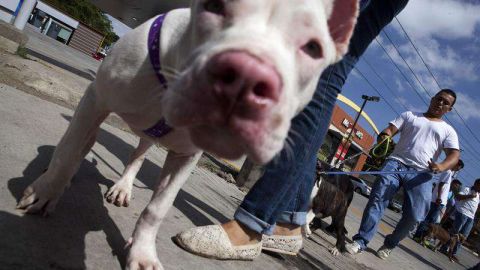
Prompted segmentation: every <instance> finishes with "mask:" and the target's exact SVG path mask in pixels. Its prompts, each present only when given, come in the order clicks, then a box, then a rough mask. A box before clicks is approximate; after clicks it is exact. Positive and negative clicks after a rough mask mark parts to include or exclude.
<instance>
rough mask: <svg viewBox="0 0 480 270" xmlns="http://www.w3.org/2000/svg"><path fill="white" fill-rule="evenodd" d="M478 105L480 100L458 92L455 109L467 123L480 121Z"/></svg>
mask: <svg viewBox="0 0 480 270" xmlns="http://www.w3.org/2000/svg"><path fill="white" fill-rule="evenodd" d="M478 104H480V100H476V99H475V98H474V97H472V96H469V95H468V94H465V93H461V92H458V91H457V102H456V103H455V105H454V107H455V109H456V110H457V111H458V113H459V114H460V115H461V116H462V118H463V119H464V120H465V121H467V120H478V119H480V107H479V106H478ZM451 114H452V113H451ZM452 115H453V114H452Z"/></svg>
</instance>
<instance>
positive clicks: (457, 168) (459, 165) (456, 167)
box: [452, 163, 463, 172]
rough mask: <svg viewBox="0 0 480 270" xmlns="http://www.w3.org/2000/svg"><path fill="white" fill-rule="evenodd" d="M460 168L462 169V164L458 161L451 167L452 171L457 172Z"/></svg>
mask: <svg viewBox="0 0 480 270" xmlns="http://www.w3.org/2000/svg"><path fill="white" fill-rule="evenodd" d="M461 169H463V166H462V165H461V164H460V163H457V165H455V167H453V168H452V171H455V172H458V171H460V170H461Z"/></svg>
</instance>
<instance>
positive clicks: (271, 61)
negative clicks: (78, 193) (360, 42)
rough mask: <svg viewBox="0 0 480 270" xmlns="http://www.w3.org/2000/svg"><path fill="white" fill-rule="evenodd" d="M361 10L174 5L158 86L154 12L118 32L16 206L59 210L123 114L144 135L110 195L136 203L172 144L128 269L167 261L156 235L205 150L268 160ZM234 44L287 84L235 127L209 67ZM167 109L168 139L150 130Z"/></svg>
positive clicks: (324, 3) (250, 0)
mask: <svg viewBox="0 0 480 270" xmlns="http://www.w3.org/2000/svg"><path fill="white" fill-rule="evenodd" d="M212 4H213V6H212ZM218 4H220V6H222V5H223V7H224V11H225V12H224V13H221V14H217V13H215V12H211V10H209V11H207V10H205V7H213V9H214V11H215V8H216V7H218ZM209 5H210V6H209ZM357 12H358V11H357V0H336V1H335V3H333V1H332V0H316V1H314V0H303V1H283V0H268V1H267V0H264V1H258V0H238V1H223V0H213V1H212V0H199V1H193V3H192V7H191V9H180V10H174V11H171V12H169V13H168V15H167V16H166V19H165V21H164V26H163V28H162V32H161V44H160V45H161V52H160V59H161V63H162V70H163V71H164V74H165V75H166V78H167V80H168V83H169V88H168V89H163V88H162V87H161V86H160V84H159V83H158V78H157V77H156V74H154V72H153V69H152V67H151V64H150V61H149V59H148V50H147V35H148V31H149V28H150V25H151V23H152V20H150V21H148V22H146V23H144V24H143V25H141V26H139V27H138V28H136V29H135V30H133V31H131V32H130V33H128V34H127V35H125V36H124V37H123V38H122V39H120V40H119V41H118V43H117V44H116V45H115V48H114V50H113V51H112V53H111V54H110V55H109V56H108V57H107V58H106V59H105V61H104V62H103V63H102V65H101V67H100V69H99V70H98V73H97V78H96V80H95V81H94V82H93V83H92V84H91V85H90V86H89V87H88V89H87V90H86V92H85V95H84V97H83V98H82V100H81V102H80V104H79V106H78V108H77V110H76V112H75V115H74V117H73V119H72V122H71V123H70V126H69V128H68V130H67V131H66V133H65V135H64V136H63V138H62V139H61V141H60V142H59V144H58V146H57V148H56V150H55V153H54V155H53V157H52V160H51V162H50V165H49V168H48V170H47V171H46V172H45V173H44V174H43V175H42V176H40V177H39V178H38V179H37V180H36V181H35V182H33V183H32V184H31V185H30V186H29V187H28V188H27V189H26V190H25V192H24V197H23V198H22V199H21V200H20V202H19V205H18V207H19V208H21V209H25V211H26V212H28V213H38V212H43V213H44V214H48V213H51V212H52V211H53V210H54V208H55V206H56V203H57V202H58V200H59V198H60V196H61V195H62V193H63V191H64V189H65V188H66V187H68V186H69V183H70V179H71V178H72V176H73V174H74V173H75V172H76V170H77V169H78V167H79V164H80V162H81V160H82V159H83V157H84V156H85V155H86V154H87V153H88V151H89V150H90V148H91V147H92V145H93V144H94V142H95V136H96V133H97V131H98V129H99V125H100V124H101V123H102V121H103V120H104V119H105V118H106V117H107V116H108V114H109V113H111V112H115V113H117V114H118V115H120V116H121V117H122V118H123V119H124V120H125V122H126V123H127V124H128V125H129V126H130V128H131V129H132V131H134V132H135V133H136V134H138V135H139V136H140V137H141V140H140V143H139V146H138V148H137V149H136V150H135V152H134V153H133V155H132V156H131V158H130V161H129V162H128V165H127V167H126V169H125V172H124V173H123V175H122V177H121V179H120V180H119V181H118V182H117V183H116V184H115V185H114V186H113V187H112V188H111V189H110V190H109V191H108V193H107V199H108V200H109V201H110V202H115V203H116V204H117V205H125V206H126V205H128V203H129V201H130V197H131V189H132V183H133V180H134V178H135V175H136V174H137V172H138V170H139V169H140V167H141V164H142V161H143V159H144V158H145V152H146V150H147V149H148V148H149V147H150V146H151V145H152V143H154V142H155V143H158V144H161V145H163V146H165V147H166V148H168V149H169V152H168V155H167V158H166V161H165V164H164V167H163V169H162V171H161V174H160V177H159V179H158V184H157V186H156V187H155V190H154V193H153V196H152V199H151V201H150V203H149V204H148V205H147V207H146V208H145V210H144V211H143V212H142V214H141V216H140V218H139V220H138V221H137V224H136V226H135V230H134V232H133V235H132V238H130V240H129V244H130V251H129V254H128V258H127V268H128V269H162V266H161V263H160V261H159V260H158V258H157V254H156V248H155V238H156V237H155V236H156V234H157V231H158V228H159V226H160V223H161V222H162V220H163V218H164V217H165V215H166V213H167V211H168V209H169V208H170V207H171V205H172V203H173V201H174V199H175V197H176V195H177V193H178V191H179V189H180V188H181V187H182V185H183V184H184V182H185V181H186V180H187V178H188V176H189V174H190V172H191V170H192V169H193V168H194V167H195V164H196V162H197V161H198V159H199V157H200V156H201V153H202V150H207V151H211V152H214V153H216V154H218V155H220V156H224V157H227V158H234V157H238V156H239V155H242V154H247V155H248V156H249V157H250V158H252V159H254V160H256V161H257V162H260V163H266V162H267V161H269V160H270V159H271V158H272V157H273V156H274V155H275V154H276V153H277V152H279V151H280V150H281V148H282V147H283V143H284V140H285V138H286V136H287V132H288V129H289V127H290V120H291V119H292V118H293V116H294V115H295V114H296V113H297V112H299V111H300V110H301V109H302V108H303V107H304V106H305V105H306V104H307V103H308V101H309V100H310V99H311V97H312V95H313V91H314V89H315V86H316V83H317V80H318V78H319V75H320V73H321V72H322V71H323V69H324V68H325V67H327V66H328V65H330V64H332V63H333V62H335V61H338V60H339V59H340V58H341V57H342V56H343V54H344V53H345V52H346V50H347V48H348V40H349V39H350V36H351V34H352V31H353V26H354V24H355V20H356V16H357ZM312 40H313V41H315V42H317V43H319V45H320V47H321V50H322V51H321V55H320V57H311V54H310V53H311V51H308V50H309V49H311V48H310V47H307V51H305V48H306V47H305V44H307V43H308V42H309V41H312ZM230 51H239V52H241V54H244V55H249V57H250V58H251V59H254V61H256V62H257V63H258V65H260V66H261V67H259V68H264V69H267V70H274V72H275V73H276V74H277V75H278V78H279V81H280V83H281V84H280V89H278V90H279V97H278V100H276V101H275V102H272V103H271V104H270V107H269V108H268V110H266V112H265V116H264V117H262V118H259V119H256V118H254V119H247V120H248V121H249V122H248V124H244V123H243V124H239V125H232V124H231V123H230V122H229V121H233V120H231V119H234V120H235V118H239V117H241V116H238V115H236V114H235V113H233V112H232V113H231V115H228V114H227V115H225V112H224V111H222V110H221V107H222V106H221V105H222V104H221V103H219V102H220V101H218V100H216V99H215V97H214V96H213V94H211V92H212V91H211V88H212V86H211V82H210V81H209V74H207V72H206V69H207V68H206V66H207V65H208V62H209V61H210V60H211V59H212V57H214V56H216V55H219V54H222V53H225V52H230ZM306 52H307V53H306ZM314 52H315V50H314ZM317 56H318V55H317ZM247 58H248V57H247ZM252 61H253V60H252ZM240 115H241V114H240ZM162 117H164V118H165V119H166V120H167V122H168V123H169V124H170V125H172V126H173V127H174V130H173V131H172V132H170V133H169V134H167V135H165V136H164V137H162V138H160V139H156V140H153V139H152V138H150V137H147V136H146V135H145V134H144V133H143V132H142V130H145V129H147V128H149V127H151V126H153V125H154V124H155V123H156V122H157V121H158V120H159V119H160V118H162ZM222 117H223V118H222ZM242 120H244V119H242ZM253 131H255V132H253Z"/></svg>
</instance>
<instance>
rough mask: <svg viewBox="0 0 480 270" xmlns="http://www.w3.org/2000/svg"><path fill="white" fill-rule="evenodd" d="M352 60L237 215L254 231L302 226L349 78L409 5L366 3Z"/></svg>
mask: <svg viewBox="0 0 480 270" xmlns="http://www.w3.org/2000/svg"><path fill="white" fill-rule="evenodd" d="M362 2H364V3H368V2H370V3H369V4H368V6H366V7H362V9H363V8H364V9H363V10H362V12H361V13H360V16H359V18H358V23H357V25H356V27H355V30H354V35H353V37H352V39H351V41H350V47H349V51H348V53H347V55H346V56H345V57H344V58H343V60H342V61H340V62H339V63H337V64H335V65H333V66H330V67H329V68H327V69H326V70H325V71H324V72H323V74H322V76H321V77H320V80H319V82H318V85H317V89H316V91H315V94H314V96H313V99H312V101H311V102H310V103H309V104H308V105H307V107H306V108H305V109H304V110H303V111H302V112H301V113H300V114H299V115H297V116H296V117H295V118H294V119H293V120H292V126H291V129H290V133H289V137H290V138H291V141H292V143H291V148H289V149H286V148H284V149H283V150H282V151H281V153H280V154H279V156H278V157H277V158H276V159H274V160H273V161H272V162H270V163H269V164H268V165H267V166H266V168H265V173H264V175H263V176H262V177H261V178H260V179H259V180H258V181H257V183H256V184H255V185H254V186H253V187H252V189H251V190H250V192H249V193H248V194H247V196H246V197H245V199H244V201H243V203H242V204H241V205H240V207H239V208H238V209H237V212H236V213H235V216H234V218H235V220H237V221H239V222H241V223H242V224H244V225H246V226H247V227H249V228H250V229H252V230H254V231H256V232H259V233H264V234H272V233H273V230H274V226H275V224H276V223H277V222H279V223H292V224H296V225H303V224H305V222H306V211H307V209H308V205H309V199H310V193H311V192H312V188H313V184H314V180H315V167H316V158H317V151H318V149H319V148H320V146H321V145H322V143H323V139H324V137H325V134H326V133H327V130H328V126H329V124H330V119H331V116H332V112H333V108H334V105H335V102H336V100H337V96H338V93H340V91H341V88H342V86H343V85H344V84H345V80H346V79H347V76H348V74H349V73H350V71H351V70H352V69H353V67H354V65H355V64H356V63H357V61H358V59H359V57H360V56H361V55H362V54H363V53H364V52H365V50H366V49H367V47H368V45H369V44H370V43H371V42H372V40H373V39H374V38H375V37H376V36H377V35H378V33H379V32H380V31H381V30H382V28H383V27H384V26H385V25H387V24H388V23H389V22H390V21H391V20H392V19H393V18H394V16H396V15H397V14H398V13H399V12H400V11H401V10H402V9H403V8H404V7H405V5H406V4H407V2H408V0H371V1H362Z"/></svg>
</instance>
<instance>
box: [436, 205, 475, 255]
mask: <svg viewBox="0 0 480 270" xmlns="http://www.w3.org/2000/svg"><path fill="white" fill-rule="evenodd" d="M472 228H473V218H469V217H467V216H465V215H464V214H462V213H460V212H458V211H456V210H455V221H454V222H453V228H452V231H451V234H457V233H461V234H463V235H464V236H465V237H468V235H469V234H470V231H471V230H472ZM449 245H450V243H447V244H445V245H443V246H442V248H441V250H442V251H444V252H446V251H447V249H448V246H449ZM460 245H461V243H460V242H457V244H456V245H455V247H454V248H453V254H457V251H458V248H459V247H460Z"/></svg>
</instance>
